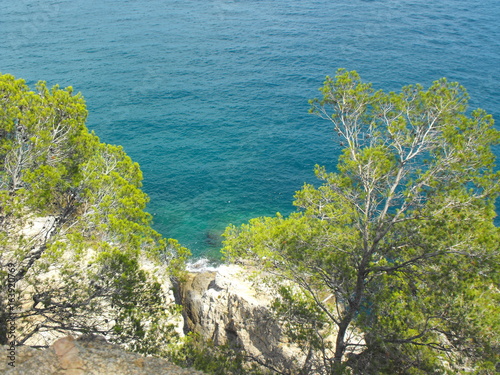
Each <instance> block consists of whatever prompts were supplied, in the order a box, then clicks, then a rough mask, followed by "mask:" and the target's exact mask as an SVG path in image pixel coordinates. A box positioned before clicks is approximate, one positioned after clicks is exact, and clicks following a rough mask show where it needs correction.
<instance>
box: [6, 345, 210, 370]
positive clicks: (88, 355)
mask: <svg viewBox="0 0 500 375" xmlns="http://www.w3.org/2000/svg"><path fill="white" fill-rule="evenodd" d="M7 349H9V348H8V347H7V346H2V347H1V351H2V353H8V352H9V351H8V350H7ZM2 357H3V358H2V359H1V360H0V373H2V374H6V375H34V374H36V375H117V374H120V375H151V374H155V375H203V373H202V372H199V371H196V370H191V369H183V368H180V367H178V366H175V365H173V364H171V363H169V362H168V361H166V360H165V359H162V358H154V357H144V356H141V355H139V354H137V353H131V352H127V351H125V350H123V349H122V348H120V347H119V346H117V345H112V344H109V343H107V342H106V340H105V339H104V338H103V337H99V336H93V335H92V336H81V337H80V338H78V339H76V340H75V338H74V337H72V336H66V337H63V338H60V339H58V340H57V341H55V342H54V343H53V344H52V345H51V346H50V347H49V348H48V349H44V350H38V349H33V348H30V347H28V346H20V347H16V350H15V355H14V356H13V357H14V360H12V359H9V358H6V357H7V356H6V355H3V356H2ZM9 363H10V364H9ZM12 364H14V367H13V366H12Z"/></svg>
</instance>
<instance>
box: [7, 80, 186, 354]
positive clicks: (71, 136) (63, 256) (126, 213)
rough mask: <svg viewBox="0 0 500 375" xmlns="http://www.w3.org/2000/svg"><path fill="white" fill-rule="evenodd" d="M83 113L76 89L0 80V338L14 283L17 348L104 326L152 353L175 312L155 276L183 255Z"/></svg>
mask: <svg viewBox="0 0 500 375" xmlns="http://www.w3.org/2000/svg"><path fill="white" fill-rule="evenodd" d="M86 117H87V110H86V107H85V102H84V99H83V97H82V96H81V95H80V94H76V95H75V94H74V93H73V90H72V88H71V87H68V88H66V89H61V88H59V87H58V86H55V87H53V88H51V89H49V88H48V87H47V85H46V84H45V83H44V82H39V83H38V84H37V85H36V90H35V91H31V90H30V89H29V87H28V86H27V85H26V83H25V82H24V81H23V80H20V79H15V78H14V77H13V76H11V75H0V248H1V252H0V265H1V267H0V269H1V275H2V289H1V290H2V295H1V300H0V327H1V329H0V343H7V342H8V340H7V336H6V329H7V328H6V327H7V319H8V316H9V314H8V313H9V311H8V309H7V304H8V301H7V296H6V290H7V283H9V285H15V293H16V298H15V309H14V311H15V312H16V314H15V318H16V319H15V322H16V340H17V342H16V343H17V344H30V345H41V346H43V345H47V342H48V343H50V340H51V338H50V335H49V334H50V332H58V331H59V332H81V333H101V334H104V335H106V336H107V337H108V338H110V339H111V340H112V341H115V342H126V343H127V344H128V345H129V346H130V347H131V348H133V349H135V350H138V351H142V352H155V351H158V350H160V348H162V347H163V346H164V344H165V342H166V340H167V339H168V337H170V336H171V335H172V326H171V323H172V319H171V318H172V316H173V313H174V311H169V308H168V306H167V302H166V298H167V294H168V291H166V290H164V288H163V286H162V284H160V282H159V280H158V277H161V276H162V275H163V273H164V272H165V271H167V268H168V272H171V273H172V272H173V273H175V272H178V271H180V270H181V269H182V264H183V261H184V260H185V258H186V257H187V255H188V251H187V249H185V248H183V247H181V246H180V245H179V244H178V243H177V242H176V241H175V240H171V239H169V240H166V239H164V238H162V236H161V235H160V234H158V233H157V232H155V231H154V230H153V229H152V228H151V215H150V214H148V213H147V212H146V211H145V207H146V203H147V202H148V197H147V195H146V194H145V193H144V192H143V191H142V190H141V186H142V184H141V181H142V173H141V171H140V168H139V165H138V164H137V163H134V162H133V161H132V160H131V159H130V157H128V156H127V155H126V153H125V152H124V150H123V149H122V148H121V147H119V146H113V145H109V144H104V143H101V142H100V141H99V138H98V137H97V136H96V135H95V134H93V133H90V132H89V131H88V129H87V128H86V126H85V120H86ZM7 265H10V267H7ZM167 265H168V266H167ZM8 268H11V270H10V271H9V274H8V272H7V269H8Z"/></svg>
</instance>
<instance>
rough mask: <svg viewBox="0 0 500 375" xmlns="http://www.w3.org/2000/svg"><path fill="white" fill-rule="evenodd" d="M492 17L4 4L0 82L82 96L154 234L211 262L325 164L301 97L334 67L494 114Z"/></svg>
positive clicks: (297, 1)
mask: <svg viewBox="0 0 500 375" xmlns="http://www.w3.org/2000/svg"><path fill="white" fill-rule="evenodd" d="M499 19H500V2H499V1H498V0H482V1H478V0H468V1H463V0H441V1H435V0H433V1H430V0H406V1H405V0H378V1H377V0H371V1H370V0H349V1H347V0H337V1H336V0H282V1H277V0H227V1H226V0H161V1H160V0H98V1H97V0H72V1H65V0H59V1H57V0H18V1H14V0H3V1H2V2H1V3H0V37H1V39H0V40H1V41H0V72H2V73H11V74H14V75H15V76H17V77H21V78H24V79H26V80H27V81H28V83H30V84H33V83H34V82H36V81H37V80H45V81H48V82H49V84H50V85H52V84H60V85H61V86H68V85H71V86H73V87H74V89H75V90H76V91H81V92H82V93H83V95H84V96H85V98H86V101H87V105H88V109H89V112H90V114H89V118H88V126H89V128H91V129H93V130H95V131H96V133H97V134H98V135H99V136H100V137H101V139H102V140H103V141H105V142H108V143H113V144H120V145H123V146H124V148H125V150H126V152H127V153H128V154H129V155H130V156H131V157H132V158H133V159H134V160H135V161H137V162H139V163H140V164H141V167H142V170H143V172H144V189H145V191H146V192H147V193H148V194H149V195H150V197H151V203H150V205H149V211H150V212H151V213H152V214H153V215H154V218H155V227H156V229H157V230H159V231H160V232H161V233H163V234H164V235H165V236H167V237H173V238H176V239H178V240H179V241H180V242H181V243H182V244H184V245H186V246H188V247H189V248H191V249H192V250H193V252H194V253H195V254H196V255H207V254H214V253H215V252H216V251H217V249H218V247H219V241H220V240H219V237H218V236H219V234H220V233H221V232H222V231H223V229H224V228H225V226H226V225H227V224H228V223H235V224H239V223H241V222H243V221H246V220H248V219H250V218H252V217H255V216H260V215H273V214H274V213H275V212H277V211H280V212H281V213H283V214H287V213H289V212H291V211H292V210H293V209H294V208H293V206H292V205H291V202H292V200H293V193H294V191H296V190H298V189H300V187H301V186H302V184H303V183H304V182H306V181H307V182H314V176H313V171H312V170H313V167H314V165H315V164H316V163H319V164H322V165H327V166H329V167H330V168H331V169H333V168H334V166H335V164H336V160H337V157H338V154H339V149H338V148H337V147H336V146H335V143H334V142H333V141H332V137H333V134H332V131H331V129H330V127H329V124H328V123H324V122H322V121H321V120H320V119H317V118H315V117H313V116H311V115H308V114H307V111H308V104H307V100H308V99H310V98H313V97H315V96H317V94H318V91H317V88H318V87H320V86H321V84H322V81H323V79H324V77H325V75H327V74H330V75H333V74H334V73H335V71H336V70H337V69H338V68H340V67H345V68H347V69H349V70H357V71H358V72H359V73H360V74H361V76H362V77H363V78H364V79H365V80H367V81H371V82H373V83H374V85H375V86H376V87H377V88H382V89H385V90H397V89H398V88H400V87H401V86H403V85H406V84H410V83H416V82H419V83H422V84H424V85H429V84H430V83H431V82H432V81H433V80H436V79H438V78H440V77H443V76H445V77H448V78H449V79H451V80H457V81H459V82H460V83H462V84H463V85H464V86H465V87H466V88H467V89H468V91H469V94H470V95H471V105H472V106H473V107H477V106H480V107H482V108H484V109H486V110H487V111H488V112H490V113H492V114H493V115H494V116H495V117H496V119H497V120H498V119H500V93H499V82H500V27H499V22H498V20H499ZM499 121H500V120H499ZM498 154H500V150H498Z"/></svg>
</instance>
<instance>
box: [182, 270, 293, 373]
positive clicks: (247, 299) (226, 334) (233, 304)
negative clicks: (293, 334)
mask: <svg viewBox="0 0 500 375" xmlns="http://www.w3.org/2000/svg"><path fill="white" fill-rule="evenodd" d="M248 273H249V271H248V270H245V269H244V268H241V267H238V266H234V265H230V266H226V265H223V266H220V267H218V268H217V269H216V270H215V271H211V272H198V273H191V274H190V275H189V277H188V279H187V280H186V282H184V283H183V284H182V286H181V302H182V304H183V305H184V314H185V317H184V318H185V329H187V330H189V331H193V332H196V333H199V334H200V335H201V336H202V337H203V338H205V339H211V340H212V341H213V342H214V343H215V344H217V345H223V344H228V345H230V346H233V347H238V348H243V349H245V350H246V352H247V353H249V354H250V355H252V356H254V357H255V358H258V359H259V360H260V361H263V362H266V363H267V364H270V365H272V366H274V367H278V368H280V367H281V368H292V367H293V364H294V363H296V362H297V361H299V362H300V360H299V359H300V357H301V355H300V351H299V350H298V348H293V347H292V346H290V345H288V344H287V343H286V342H285V340H284V338H283V336H282V333H281V329H280V326H279V324H278V322H277V321H276V320H275V319H274V318H273V315H272V313H271V311H270V309H269V305H270V302H271V300H272V293H271V292H270V291H268V292H262V291H257V289H256V288H255V287H254V286H253V284H252V283H251V282H250V281H248V279H247V278H246V276H248Z"/></svg>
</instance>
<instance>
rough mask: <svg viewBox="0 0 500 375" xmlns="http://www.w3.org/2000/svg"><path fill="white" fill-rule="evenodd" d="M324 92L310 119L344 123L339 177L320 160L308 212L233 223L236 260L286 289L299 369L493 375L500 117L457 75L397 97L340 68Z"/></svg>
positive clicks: (282, 305) (497, 326) (282, 302)
mask: <svg viewBox="0 0 500 375" xmlns="http://www.w3.org/2000/svg"><path fill="white" fill-rule="evenodd" d="M320 90H321V93H322V98H319V99H314V100H312V101H311V113H313V114H316V115H319V116H321V117H322V118H324V119H325V120H327V121H329V122H331V123H332V125H333V129H334V130H335V133H336V134H337V140H338V142H339V144H340V145H341V147H342V148H343V150H342V153H341V155H340V157H339V162H338V166H337V171H335V172H328V171H327V170H326V169H325V168H324V167H321V166H316V169H315V173H316V176H317V177H318V179H319V180H320V181H321V185H320V186H313V185H310V184H306V185H304V187H303V188H302V189H301V190H300V191H298V192H297V193H296V196H295V202H294V204H295V205H296V206H297V207H298V208H299V210H298V212H296V213H292V214H291V215H289V216H288V217H283V216H282V215H280V214H277V215H276V217H262V218H256V219H253V220H251V221H250V222H249V223H248V224H243V225H242V226H241V227H235V226H230V227H228V228H227V230H226V232H225V237H226V239H225V247H224V249H223V252H224V253H225V255H226V257H227V258H228V259H230V260H232V261H241V260H244V261H245V262H253V263H254V264H257V265H258V266H259V267H260V268H261V269H262V270H265V271H266V274H267V278H266V280H267V282H269V283H272V284H273V285H276V290H278V291H279V293H278V296H277V299H276V301H275V304H274V308H275V311H276V313H277V316H278V317H279V318H280V319H281V320H282V321H283V327H284V331H285V332H286V333H287V334H288V336H289V338H290V340H292V341H294V342H296V343H298V344H299V345H300V346H301V348H302V349H303V351H304V359H303V361H302V363H300V364H298V367H300V370H298V369H297V370H296V371H297V373H317V374H341V373H355V374H427V373H431V372H436V371H437V372H439V373H453V374H454V373H457V372H460V373H485V374H486V373H487V374H490V373H493V371H495V370H494V368H495V365H496V363H497V362H498V361H499V358H498V353H499V352H500V308H499V306H500V293H499V285H500V284H499V282H500V273H499V264H500V263H499V261H500V257H499V243H500V241H499V231H498V228H496V227H495V225H494V223H493V219H494V217H495V200H496V198H497V197H498V194H499V191H500V185H499V177H500V174H499V172H498V171H496V169H495V164H494V160H495V157H494V154H493V153H492V150H491V147H492V146H493V145H495V144H498V142H499V140H500V132H498V131H497V130H495V129H494V122H493V118H492V116H491V115H489V114H487V113H486V112H485V111H483V110H481V109H477V110H474V111H470V110H469V109H468V105H467V102H468V95H467V93H466V90H465V89H464V88H463V87H462V86H460V85H459V84H458V83H455V82H448V81H447V80H446V79H440V80H438V81H436V82H434V83H433V84H432V86H430V87H429V88H428V89H424V88H423V87H422V86H421V85H410V86H406V87H403V89H402V91H401V92H398V93H396V92H389V93H386V92H383V91H376V90H375V89H373V87H372V85H371V84H369V83H365V82H363V81H362V80H361V78H360V77H359V75H358V74H357V73H356V72H354V71H352V72H349V71H345V70H339V71H338V72H337V75H336V76H335V77H333V78H331V77H327V78H326V81H325V83H324V86H323V87H322V88H321V89H320ZM497 366H498V365H497ZM287 371H288V372H287ZM283 373H292V372H291V370H286V369H283Z"/></svg>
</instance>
